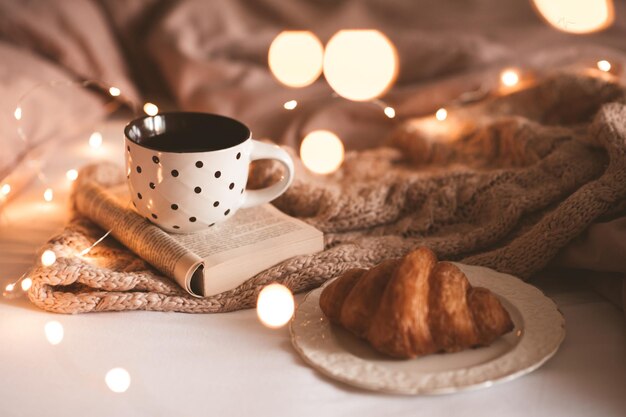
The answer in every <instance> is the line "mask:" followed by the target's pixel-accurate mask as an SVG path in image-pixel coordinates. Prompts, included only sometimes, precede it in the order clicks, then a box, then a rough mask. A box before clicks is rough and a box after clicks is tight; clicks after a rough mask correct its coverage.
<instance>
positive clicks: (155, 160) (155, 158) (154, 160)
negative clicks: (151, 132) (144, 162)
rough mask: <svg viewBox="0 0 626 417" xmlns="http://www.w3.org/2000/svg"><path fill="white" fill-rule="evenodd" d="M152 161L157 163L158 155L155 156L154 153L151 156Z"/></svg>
mask: <svg viewBox="0 0 626 417" xmlns="http://www.w3.org/2000/svg"><path fill="white" fill-rule="evenodd" d="M152 162H154V163H155V164H158V163H159V157H158V156H156V155H155V156H153V157H152Z"/></svg>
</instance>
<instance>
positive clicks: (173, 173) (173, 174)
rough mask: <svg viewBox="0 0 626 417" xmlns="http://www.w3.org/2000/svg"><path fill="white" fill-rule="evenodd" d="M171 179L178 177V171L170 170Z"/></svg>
mask: <svg viewBox="0 0 626 417" xmlns="http://www.w3.org/2000/svg"><path fill="white" fill-rule="evenodd" d="M172 177H178V171H177V170H175V169H173V170H172Z"/></svg>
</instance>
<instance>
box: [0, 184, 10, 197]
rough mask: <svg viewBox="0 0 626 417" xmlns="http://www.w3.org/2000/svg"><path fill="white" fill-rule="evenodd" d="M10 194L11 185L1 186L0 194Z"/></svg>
mask: <svg viewBox="0 0 626 417" xmlns="http://www.w3.org/2000/svg"><path fill="white" fill-rule="evenodd" d="M10 192H11V185H10V184H2V187H1V188H0V193H2V195H8V194H9V193H10Z"/></svg>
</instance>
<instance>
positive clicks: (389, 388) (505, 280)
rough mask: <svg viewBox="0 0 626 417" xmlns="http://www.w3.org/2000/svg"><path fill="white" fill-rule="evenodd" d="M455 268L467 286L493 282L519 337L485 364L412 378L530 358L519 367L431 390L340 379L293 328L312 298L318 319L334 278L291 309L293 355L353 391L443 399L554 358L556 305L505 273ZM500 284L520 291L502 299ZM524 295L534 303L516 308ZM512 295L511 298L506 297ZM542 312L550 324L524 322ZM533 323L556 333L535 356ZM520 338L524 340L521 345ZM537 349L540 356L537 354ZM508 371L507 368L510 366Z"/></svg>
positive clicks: (559, 320) (559, 321)
mask: <svg viewBox="0 0 626 417" xmlns="http://www.w3.org/2000/svg"><path fill="white" fill-rule="evenodd" d="M454 264H456V265H457V266H459V267H460V268H461V269H462V270H463V272H464V273H466V275H467V276H468V279H469V280H470V282H471V281H482V280H493V281H491V282H489V284H490V285H489V286H487V288H488V289H490V290H491V291H493V292H494V293H496V294H497V295H498V296H500V297H502V298H504V299H505V300H507V302H509V303H511V304H512V305H513V306H514V307H515V308H516V309H517V310H518V311H519V313H520V315H521V317H522V319H523V321H524V326H523V329H522V331H523V332H524V333H523V334H522V337H521V340H520V341H519V342H518V343H517V344H516V345H515V346H514V347H513V348H512V349H511V350H509V351H507V352H506V353H504V354H503V355H501V356H499V357H497V358H494V359H492V360H489V361H487V362H485V363H481V364H478V365H474V366H469V367H467V368H463V369H456V370H452V371H441V372H423V373H421V372H418V373H413V374H416V375H418V376H421V377H422V379H423V380H425V381H426V380H428V379H429V378H431V377H433V376H437V375H444V374H446V373H447V374H450V375H451V378H453V377H454V376H455V374H460V373H463V372H466V371H468V370H478V369H480V368H485V367H486V365H488V364H492V363H494V362H496V361H500V362H503V361H510V360H511V357H515V356H516V355H524V354H527V356H528V357H529V358H530V359H526V360H525V361H522V363H523V366H519V367H517V368H515V369H509V370H506V371H504V372H497V370H496V371H495V372H493V374H492V375H487V376H486V377H484V378H478V380H477V381H475V380H474V381H473V382H468V383H463V382H460V383H459V382H457V383H454V384H443V385H441V384H440V385H436V386H432V387H431V386H428V384H426V383H422V384H420V385H417V386H415V385H411V384H409V385H408V386H407V385H394V384H393V383H392V384H389V383H386V382H385V381H382V382H380V383H377V384H372V383H371V381H367V380H366V381H364V380H362V379H361V378H355V377H350V376H347V375H344V374H342V373H341V372H337V369H335V370H334V371H333V369H331V368H329V366H328V365H327V364H322V363H319V361H317V362H316V360H315V359H314V358H313V357H314V356H315V355H311V352H309V351H308V350H307V349H314V348H311V347H309V346H306V345H305V344H304V343H301V341H300V340H299V336H300V335H299V333H298V332H299V330H300V329H299V328H298V325H299V319H301V318H302V315H303V314H304V313H303V311H301V308H303V306H305V305H307V306H308V303H311V302H312V301H311V300H312V299H313V298H315V299H316V300H315V301H317V302H316V303H315V308H316V309H317V310H319V313H320V314H322V315H323V313H322V312H321V308H320V307H319V301H318V300H319V294H321V292H322V290H323V289H324V287H325V286H326V285H328V284H330V282H332V281H334V279H333V280H329V281H327V282H326V283H324V285H322V286H321V287H318V288H316V289H314V290H312V291H310V292H309V293H307V294H306V295H305V297H304V299H303V300H302V302H300V303H299V305H298V308H297V309H296V311H295V313H294V317H293V319H292V320H291V322H290V325H289V332H290V336H291V342H292V345H293V347H294V349H295V350H296V351H297V352H298V354H299V355H300V357H301V358H302V359H303V360H304V361H305V362H306V363H307V364H308V365H309V366H311V367H312V368H314V369H316V370H317V371H319V372H321V373H322V374H324V375H326V376H327V377H330V378H332V379H334V380H337V381H340V382H342V383H345V384H348V385H351V386H354V387H358V388H362V389H366V390H370V391H376V392H382V393H387V394H400V395H442V394H450V393H455V392H465V391H473V390H477V389H480V388H487V387H491V386H493V385H495V384H499V383H503V382H507V381H511V380H513V379H516V378H519V377H521V376H523V375H526V374H528V373H530V372H532V371H534V370H536V369H537V368H539V367H541V366H542V365H543V364H544V363H546V362H547V361H548V360H549V359H550V358H552V357H553V356H554V355H555V354H556V352H557V351H558V349H559V347H560V346H561V344H562V342H563V340H564V339H565V333H566V332H565V318H564V317H563V314H562V313H561V311H560V310H559V308H558V306H557V305H556V303H555V302H554V301H553V300H552V299H550V298H549V297H547V296H546V295H545V294H544V293H543V291H541V290H540V289H539V288H537V287H535V286H533V285H531V284H529V283H527V282H525V281H522V280H521V279H519V278H517V277H515V276H513V275H510V274H505V273H502V272H498V271H495V270H493V269H490V268H486V267H482V266H474V265H466V264H461V263H458V262H454ZM496 277H497V279H496ZM335 279H336V278H335ZM481 284H482V283H481ZM472 285H476V284H472ZM502 285H504V286H507V285H508V286H510V287H511V288H509V290H516V289H522V290H523V291H522V293H521V294H516V293H515V291H513V292H512V293H509V294H507V295H508V296H507V295H504V294H502V293H501V292H502ZM476 286H485V285H476ZM493 287H497V289H496V290H494V288H493ZM498 290H500V291H498ZM505 292H506V291H505ZM523 296H527V297H529V298H530V297H533V300H532V301H533V304H532V305H522V306H520V305H519V303H520V302H529V301H530V300H529V299H526V300H524V299H523ZM511 297H512V298H513V299H511ZM533 308H535V311H534V312H533V311H531V310H532V309H533ZM537 310H538V311H537ZM546 312H549V313H551V316H552V317H550V320H552V322H551V323H545V322H544V323H532V322H527V320H529V319H536V315H537V314H539V313H546ZM547 319H548V318H546V320H547ZM326 322H327V321H326ZM537 324H540V325H541V324H543V325H550V327H551V328H552V330H558V334H553V338H552V340H550V343H549V344H548V345H547V346H546V347H545V348H544V349H536V351H535V352H532V349H531V352H530V354H528V352H525V350H528V348H529V346H528V344H529V343H530V342H531V341H532V340H533V339H534V338H536V337H537V335H536V334H534V333H535V332H537V331H538V330H537V329H536V328H535V326H536V325H537ZM321 326H322V329H323V330H324V329H327V330H326V331H332V325H331V324H330V323H328V322H327V323H326V325H321ZM528 330H530V331H531V333H530V334H528ZM329 339H332V338H329ZM524 339H526V341H525V340H524ZM364 343H367V342H365V341H364ZM542 350H543V352H541V351H542ZM340 353H342V354H346V355H351V354H350V353H349V352H347V351H346V350H342V351H340ZM533 353H534V354H533ZM443 355H445V354H443ZM312 356H313V357H312ZM352 356H353V357H354V361H353V362H354V365H357V364H359V362H361V365H362V364H370V365H371V366H372V367H374V369H376V368H379V367H382V368H384V365H380V364H377V363H374V362H372V361H368V360H367V359H363V358H359V357H356V356H354V355H352ZM418 359H419V358H416V359H413V360H418ZM507 368H510V366H509V367H507ZM388 372H389V373H390V374H400V373H401V371H393V370H391V371H388ZM457 376H458V375H457ZM462 379H463V377H462V376H461V380H462ZM472 379H476V377H474V378H469V380H472Z"/></svg>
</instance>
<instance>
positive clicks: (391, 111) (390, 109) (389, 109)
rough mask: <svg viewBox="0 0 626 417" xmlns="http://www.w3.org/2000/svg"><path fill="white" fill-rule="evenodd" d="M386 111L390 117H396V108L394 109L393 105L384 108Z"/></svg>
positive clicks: (386, 114)
mask: <svg viewBox="0 0 626 417" xmlns="http://www.w3.org/2000/svg"><path fill="white" fill-rule="evenodd" d="M383 111H384V112H385V116H387V117H388V118H390V119H393V118H394V117H396V109H394V108H393V107H389V106H387V107H385V110H383Z"/></svg>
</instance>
